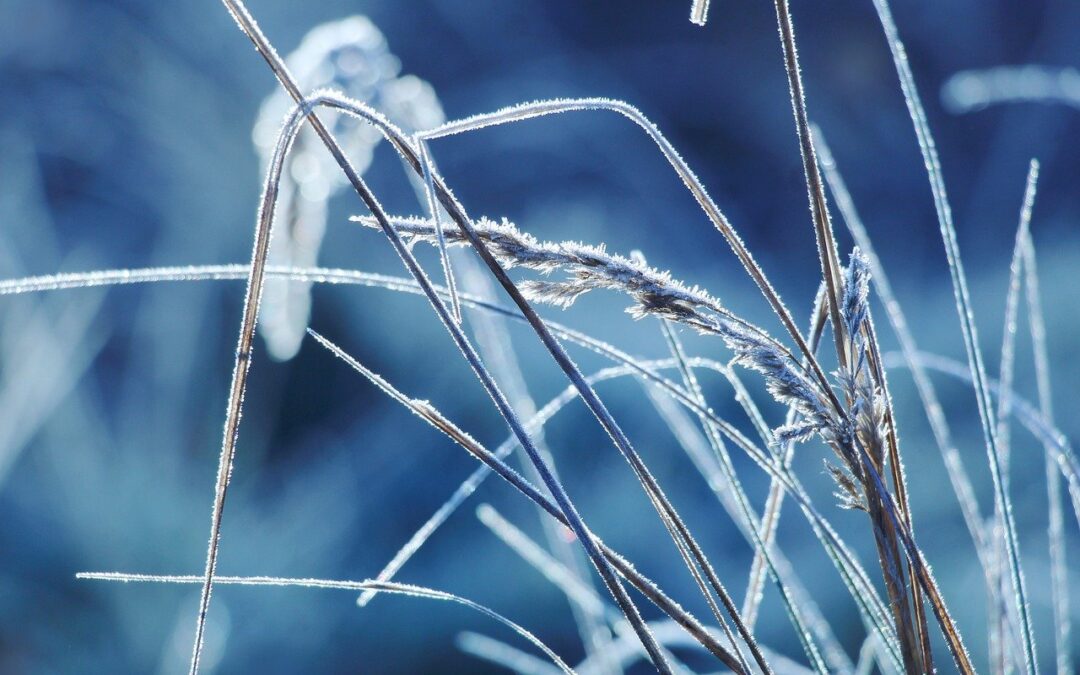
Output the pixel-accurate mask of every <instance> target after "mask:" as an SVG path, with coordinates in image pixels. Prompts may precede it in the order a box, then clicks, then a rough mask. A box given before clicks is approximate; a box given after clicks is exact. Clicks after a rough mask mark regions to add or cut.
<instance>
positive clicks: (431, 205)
mask: <svg viewBox="0 0 1080 675" xmlns="http://www.w3.org/2000/svg"><path fill="white" fill-rule="evenodd" d="M413 142H414V144H415V145H416V147H417V149H418V150H419V152H420V164H421V165H422V167H423V174H424V196H425V197H426V198H427V207H428V212H429V213H430V214H431V218H432V220H433V221H435V234H436V236H437V238H438V242H439V261H440V262H441V263H442V268H443V278H444V279H445V281H446V289H447V290H448V291H449V292H450V311H451V314H452V315H453V317H454V321H456V322H457V324H458V325H459V326H460V325H461V301H460V300H459V299H458V293H457V282H456V281H455V280H454V269H453V267H452V266H451V264H450V255H449V254H448V253H447V251H446V237H445V236H443V223H442V216H441V215H440V212H441V211H442V208H441V207H440V206H439V202H438V201H437V200H436V199H435V184H434V182H433V181H432V178H431V176H432V174H433V173H434V172H435V165H434V160H433V159H432V158H431V153H430V151H429V150H428V147H427V142H425V141H423V140H420V139H419V138H415V139H414V141H413Z"/></svg>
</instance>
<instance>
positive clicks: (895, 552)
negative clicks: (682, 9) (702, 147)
mask: <svg viewBox="0 0 1080 675" xmlns="http://www.w3.org/2000/svg"><path fill="white" fill-rule="evenodd" d="M774 4H775V7H776V18H777V23H778V25H779V30H780V42H781V45H782V47H783V52H784V65H785V70H786V72H787V77H788V87H789V92H790V95H791V105H792V108H793V111H794V114H795V127H796V131H797V133H798V137H799V149H800V153H801V155H802V161H803V172H804V175H805V178H806V188H807V194H808V198H809V200H810V211H811V215H812V217H813V222H814V233H815V236H816V239H817V246H818V254H819V257H820V261H821V271H822V277H823V278H824V281H825V298H826V302H827V304H828V309H829V316H830V319H831V322H832V328H833V339H834V342H835V344H836V355H837V360H838V362H839V363H840V364H843V365H844V366H845V367H847V368H849V369H850V368H852V367H853V365H854V359H855V355H854V354H849V353H848V349H847V347H848V345H849V344H850V343H849V340H848V338H849V336H847V335H846V331H845V328H844V322H843V321H842V320H841V318H840V304H839V297H840V292H841V291H840V289H841V282H840V274H839V267H840V262H839V258H838V256H837V253H836V240H835V237H834V235H833V231H832V222H831V220H830V218H829V211H828V206H827V204H826V199H825V187H824V184H823V183H822V180H821V174H820V172H819V170H818V164H817V157H816V154H815V152H814V142H813V136H812V135H811V133H810V121H809V117H808V115H807V112H806V97H805V94H804V92H803V87H802V77H801V74H800V72H799V61H798V52H797V48H796V45H795V31H794V28H793V26H792V21H791V12H790V10H789V8H788V3H787V0H775V3H774ZM872 367H873V366H872ZM878 384H881V383H878ZM886 397H887V395H886ZM848 403H849V405H850V403H851V401H849V402H848ZM889 428H890V429H892V425H891V424H890V425H889ZM889 446H890V447H889V452H890V455H894V454H896V446H895V434H894V433H891V434H890V441H889ZM898 465H899V461H894V462H892V469H893V471H894V476H896V473H895V472H896V471H897V468H896V467H897V466H898ZM896 484H897V486H898V487H899V486H901V485H902V484H903V479H902V476H901V477H900V479H899V481H897V482H896ZM867 487H870V485H867ZM872 492H873V491H872V490H868V494H867V501H868V506H869V510H870V514H871V517H872V518H873V520H874V521H875V522H874V531H875V535H877V536H876V537H875V538H876V541H877V542H878V549H879V556H880V558H881V563H882V570H883V572H884V577H885V586H886V590H887V591H888V593H889V597H890V600H891V606H892V608H893V611H894V612H895V615H896V616H895V619H896V624H897V633H898V635H899V636H900V640H901V647H902V650H903V655H904V661H905V667H906V669H907V670H908V672H912V673H919V672H924V671H925V670H926V669H927V667H930V668H932V666H931V665H930V664H931V661H930V653H929V640H928V638H926V637H925V636H924V634H923V633H924V630H923V626H925V621H924V620H923V617H922V615H921V612H919V608H918V606H919V602H918V598H917V596H918V593H917V591H914V588H913V589H912V590H913V591H914V592H915V594H916V603H915V604H916V613H917V620H916V623H915V624H914V625H913V623H912V620H911V617H910V614H909V613H910V608H909V605H908V590H907V589H908V584H907V581H906V579H905V578H904V577H903V576H902V572H901V570H902V569H903V559H902V557H901V555H900V552H899V549H898V547H897V545H896V542H895V537H894V536H893V533H892V532H891V527H890V525H889V523H888V522H886V521H885V520H884V519H883V518H882V517H881V513H880V511H879V509H880V507H879V506H878V505H877V504H875V502H876V501H877V500H876V499H875V495H873V494H872ZM899 496H900V493H899V492H898V497H899ZM903 496H904V497H906V493H905V494H904V495H903ZM900 503H901V505H902V506H901V516H902V517H903V518H904V520H905V522H908V523H909V522H910V514H909V513H908V511H907V500H906V499H903V498H902V499H901V500H900Z"/></svg>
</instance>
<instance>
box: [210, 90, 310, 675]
mask: <svg viewBox="0 0 1080 675" xmlns="http://www.w3.org/2000/svg"><path fill="white" fill-rule="evenodd" d="M306 112H307V110H306V109H305V108H303V107H299V108H297V109H295V110H294V111H293V112H292V114H291V115H290V116H289V119H288V120H286V123H285V127H284V130H283V132H284V133H282V134H281V135H280V136H279V138H278V142H277V144H276V146H275V148H274V153H273V157H272V158H271V160H270V165H269V167H268V169H267V173H266V182H265V184H264V187H263V195H262V199H261V200H260V203H259V213H258V216H257V217H256V221H255V235H254V237H253V239H254V243H253V245H252V252H251V264H250V266H249V268H248V274H247V289H246V291H245V292H244V309H243V313H242V317H241V320H240V330H239V335H238V337H237V345H236V357H235V360H234V361H233V371H232V382H231V384H230V386H229V398H228V402H227V404H226V409H225V428H224V431H223V434H222V441H221V453H220V455H219V457H218V469H217V479H216V481H215V485H214V500H213V505H212V507H211V514H210V538H209V543H208V545H207V552H206V572H205V577H204V580H203V587H202V592H201V595H200V598H199V611H198V616H197V617H196V621H195V639H194V645H193V647H192V654H191V668H190V672H191V675H196V673H198V671H199V658H200V656H201V653H202V645H203V632H204V630H205V626H206V613H207V612H208V611H209V609H210V594H211V590H212V588H213V577H214V571H215V570H216V568H217V558H218V547H219V544H220V536H221V521H222V517H223V515H224V509H225V497H226V494H227V491H228V488H229V479H230V478H231V477H232V468H233V459H234V457H235V454H236V441H237V437H238V436H239V431H240V416H241V413H242V412H243V407H244V392H245V390H246V389H247V377H248V372H249V370H250V368H251V359H252V353H253V348H254V338H255V328H256V325H257V323H258V318H259V302H260V300H261V299H262V291H263V285H264V281H265V273H266V262H267V257H268V254H269V250H270V237H271V234H272V228H273V222H274V211H275V209H276V207H277V195H278V186H279V184H280V178H281V171H282V167H283V165H284V162H285V158H286V156H287V155H288V152H289V149H290V147H291V146H292V144H293V142H294V141H295V139H296V133H295V130H297V129H299V125H300V123H301V122H302V121H303V119H304V114H305V113H306ZM290 130H291V131H292V132H291V133H289V132H290Z"/></svg>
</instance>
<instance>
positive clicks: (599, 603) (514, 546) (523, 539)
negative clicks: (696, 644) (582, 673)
mask: <svg viewBox="0 0 1080 675" xmlns="http://www.w3.org/2000/svg"><path fill="white" fill-rule="evenodd" d="M476 517H477V518H478V519H479V520H480V522H481V523H483V524H484V526H485V527H487V528H488V529H489V530H490V531H491V532H492V534H494V535H495V536H496V537H498V538H499V540H500V541H502V542H503V543H504V544H506V545H507V547H509V548H510V550H512V551H513V552H514V553H517V554H518V556H519V557H520V558H521V559H522V560H524V561H525V562H526V563H528V564H529V566H530V567H532V568H533V569H535V570H536V571H537V572H539V573H540V574H541V576H543V577H544V578H545V579H547V580H548V581H550V582H551V583H552V585H554V586H555V587H556V588H558V589H559V590H560V591H562V593H563V594H564V595H566V597H567V599H568V600H570V602H571V604H572V605H574V606H576V607H578V608H580V609H581V611H583V612H585V613H587V614H588V615H589V616H591V617H593V618H594V619H597V620H599V621H607V622H610V624H611V625H612V627H614V628H615V630H616V632H618V633H620V634H622V633H630V634H631V635H632V634H633V633H632V632H631V631H630V630H629V626H628V625H627V624H626V619H624V618H623V616H622V614H620V613H619V611H618V610H616V609H614V608H612V607H609V606H608V605H607V604H606V603H605V602H604V600H603V598H601V597H600V596H599V595H597V594H596V591H594V590H593V589H592V587H591V586H587V585H586V584H584V583H583V582H582V581H581V580H580V579H579V578H578V576H577V575H576V574H575V573H574V571H573V570H571V569H570V568H568V567H567V566H566V565H564V564H562V563H561V562H559V561H558V560H556V559H555V558H554V557H552V555H551V554H550V553H548V552H547V551H545V550H544V548H543V547H542V546H540V545H539V544H538V543H536V542H535V541H534V540H533V539H532V538H531V537H529V535H527V534H525V533H524V532H522V531H521V530H520V529H518V528H517V526H515V525H514V524H513V523H511V522H510V521H509V520H507V519H506V518H504V517H503V516H502V514H500V513H499V512H498V511H497V510H496V509H495V508H494V507H493V506H491V505H490V504H481V505H480V506H478V507H477V508H476ZM605 630H606V629H605ZM609 636H610V633H609ZM635 642H637V641H636V640H635ZM607 646H608V648H609V649H610V647H611V644H610V640H609V641H608V645H607ZM640 646H641V645H640V643H638V647H639V648H640ZM661 647H663V644H661ZM641 655H642V656H644V657H646V658H648V654H647V653H646V652H645V651H644V649H642V650H641ZM664 656H666V657H667V659H668V661H669V662H670V663H671V664H672V666H673V667H674V669H675V671H676V672H677V673H687V672H689V671H688V669H687V668H686V666H685V665H684V664H682V663H681V662H680V661H679V660H678V659H677V658H675V655H674V654H672V653H671V652H670V651H665V653H664ZM605 657H607V654H606V653H604V652H597V653H596V654H595V655H594V654H586V657H585V658H586V660H588V659H593V660H595V661H596V662H597V663H598V664H603V662H604V659H605ZM607 661H608V662H607V664H606V666H605V667H604V668H603V670H604V672H610V671H611V670H619V671H620V672H621V669H620V668H619V666H618V664H616V663H613V662H612V661H613V659H610V658H607Z"/></svg>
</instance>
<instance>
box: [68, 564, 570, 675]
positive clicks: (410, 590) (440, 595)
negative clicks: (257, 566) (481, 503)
mask: <svg viewBox="0 0 1080 675" xmlns="http://www.w3.org/2000/svg"><path fill="white" fill-rule="evenodd" d="M75 578H76V579H90V580H96V581H120V582H125V583H165V584H201V583H202V581H203V579H202V577H201V576H196V575H164V574H125V573H123V572H80V573H79V574H76V575H75ZM214 583H218V584H230V585H237V586H296V587H300V588H331V589H341V590H347V591H365V590H374V591H376V592H378V593H391V594H394V595H405V596H410V597H414V598H426V599H428V600H442V601H444V602H453V603H457V604H459V605H463V606H465V607H468V608H469V609H471V610H474V611H476V612H479V613H481V614H483V615H485V616H487V617H489V618H491V619H494V620H495V621H498V622H499V623H501V624H502V625H504V626H506V627H507V628H509V629H510V630H512V631H514V632H515V633H517V634H518V635H519V636H521V637H523V638H525V639H526V640H528V641H529V642H531V643H532V644H533V645H534V646H535V647H536V648H537V649H539V650H540V651H542V652H543V653H544V654H545V655H546V656H547V657H548V658H549V659H551V662H552V663H554V664H555V665H556V666H557V667H558V669H559V670H560V671H562V672H563V673H567V674H568V675H573V672H574V671H573V670H571V669H570V666H568V665H566V663H564V662H563V660H562V659H561V658H559V655H558V654H556V653H555V652H553V651H551V649H550V648H549V647H548V646H547V645H545V644H544V643H543V642H541V641H540V639H539V638H538V637H536V636H535V635H533V634H532V633H530V632H529V631H528V630H526V629H525V628H523V627H522V626H520V625H518V624H516V623H514V622H513V621H511V620H510V619H507V618H506V617H505V616H503V615H502V614H499V613H498V612H496V611H495V610H493V609H491V608H489V607H486V606H484V605H481V604H480V603H478V602H473V601H472V600H469V599H468V598H463V597H461V596H459V595H454V594H453V593H447V592H446V591H439V590H435V589H433V588H425V587H424V586H415V585H413V584H401V583H393V582H387V581H338V580H334V579H310V578H291V577H228V576H217V577H214Z"/></svg>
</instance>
